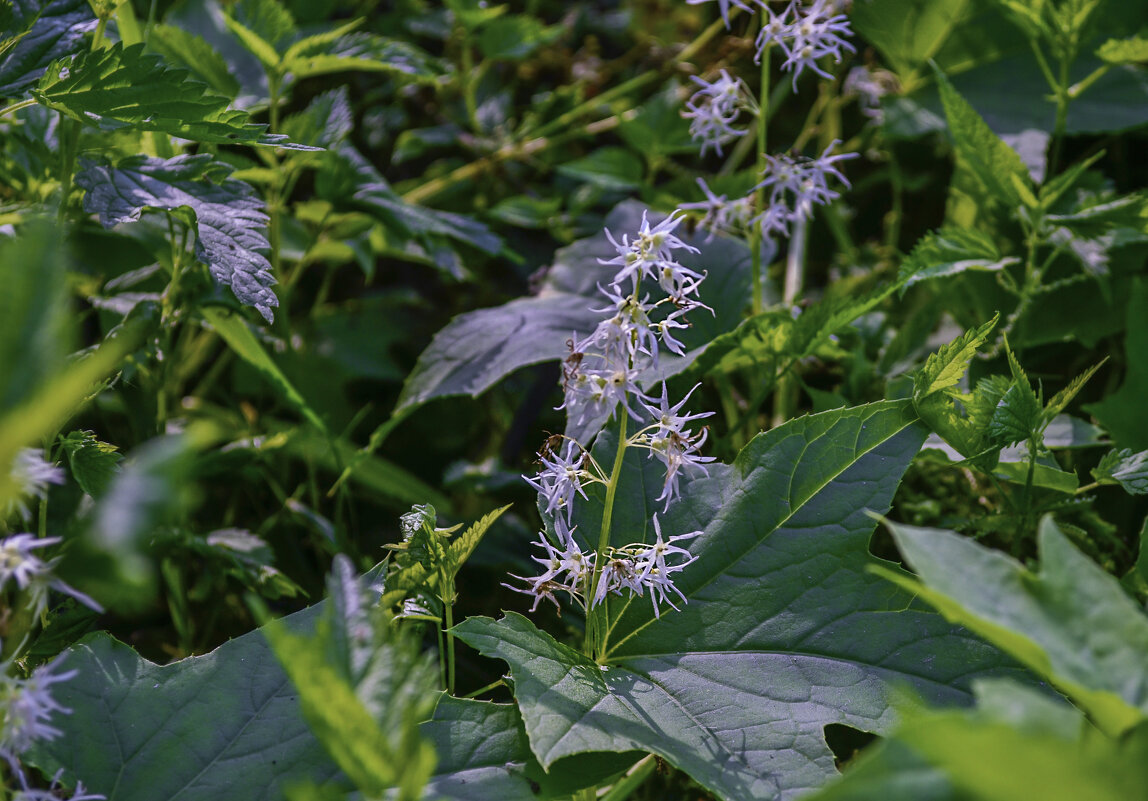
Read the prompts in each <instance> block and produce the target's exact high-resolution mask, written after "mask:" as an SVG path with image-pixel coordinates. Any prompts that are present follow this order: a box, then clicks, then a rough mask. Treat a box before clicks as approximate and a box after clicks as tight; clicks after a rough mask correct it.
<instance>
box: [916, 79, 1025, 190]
mask: <svg viewBox="0 0 1148 801" xmlns="http://www.w3.org/2000/svg"><path fill="white" fill-rule="evenodd" d="M936 77H937V85H938V87H939V88H940V92H941V102H942V104H943V105H944V108H945V116H946V117H947V118H948V121H949V130H950V131H951V132H952V135H953V142H954V145H955V146H956V149H957V153H958V154H959V155H960V158H961V160H962V161H964V163H965V164H967V165H968V167H969V168H970V169H971V170H972V172H973V173H974V174H975V175H976V176H977V178H979V179H980V181H981V183H983V184H984V186H985V188H986V189H987V190H988V192H989V194H990V195H991V196H992V197H994V198H996V199H997V200H999V201H1001V202H1002V203H1004V204H1005V206H1006V208H1007V209H1008V210H1009V211H1010V212H1011V211H1013V210H1014V209H1016V208H1017V207H1018V206H1020V205H1022V204H1024V205H1026V206H1029V207H1030V208H1031V207H1036V206H1038V205H1039V204H1038V203H1037V201H1036V198H1035V196H1033V194H1032V188H1031V187H1032V179H1031V178H1029V174H1028V169H1027V168H1026V167H1025V166H1024V162H1022V161H1021V159H1020V156H1018V155H1017V152H1016V151H1015V150H1013V149H1012V148H1011V147H1009V146H1008V145H1006V144H1005V143H1004V142H1002V141H1001V139H1000V137H999V136H997V135H996V134H995V133H993V131H992V129H991V128H989V126H988V125H987V124H986V123H985V121H984V120H983V119H982V118H981V116H980V115H979V114H977V112H976V111H975V110H974V109H973V107H972V106H970V105H969V104H968V102H967V101H966V100H965V99H964V98H963V97H961V96H960V95H959V94H958V93H957V90H956V89H954V88H953V86H952V84H950V83H949V81H948V79H947V78H946V77H945V76H944V75H943V74H942V73H940V72H937V73H936Z"/></svg>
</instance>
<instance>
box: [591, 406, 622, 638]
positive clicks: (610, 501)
mask: <svg viewBox="0 0 1148 801" xmlns="http://www.w3.org/2000/svg"><path fill="white" fill-rule="evenodd" d="M618 414H619V417H620V418H621V421H620V422H619V423H618V449H617V450H616V451H615V452H614V466H613V468H611V470H610V480H609V481H607V482H606V505H605V507H604V508H603V509H602V528H601V529H600V530H599V532H598V548H597V550H596V551H595V556H594V573H593V574H592V575H591V576H590V586H589V588H588V589H587V591H586V594H585V597H586V636H585V639H584V641H583V645H582V651H583V653H585V654H586V656H588V657H590V658H591V659H593V658H595V654H598V655H601V654H604V652H605V649H604V648H603V647H602V646H603V644H602V643H600V642H599V641H598V636H599V633H600V632H599V630H598V618H599V616H600V614H601V612H597V611H595V612H592V611H591V603H592V602H593V599H594V594H595V593H596V592H597V591H598V582H599V581H601V580H602V570H603V569H604V565H603V563H602V562H603V558H604V556H605V553H606V548H608V547H609V545H610V525H611V523H612V522H613V518H614V498H615V496H616V495H617V494H618V484H619V483H620V482H621V478H622V461H623V459H624V457H625V455H626V445H627V442H626V424H627V423H628V422H629V419H630V418H629V417H628V416H627V414H626V410H625V409H619V412H618Z"/></svg>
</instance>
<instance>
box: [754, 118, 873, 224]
mask: <svg viewBox="0 0 1148 801" xmlns="http://www.w3.org/2000/svg"><path fill="white" fill-rule="evenodd" d="M838 144H840V143H839V142H837V141H833V142H832V143H830V145H829V147H827V148H825V151H824V152H823V153H822V154H821V155H820V156H818V157H817V158H815V159H811V158H803V157H798V158H793V157H791V156H786V155H781V156H766V157H765V161H766V166H765V170H764V172H763V173H762V175H763V176H764V180H762V182H761V183H759V184H758V185H757V186H756V187H754V189H755V190H756V189H767V190H769V196H768V199H767V206H766V208H765V210H764V211H763V212H762V213H761V214H759V215H758V216H757V217H756V218H755V220H754V221H755V222H757V223H758V224H760V225H761V229H762V233H764V234H765V235H766V236H770V235H771V234H774V233H777V234H781V235H783V236H788V234H789V224H790V223H791V222H796V221H797V220H799V219H801V220H808V219H809V218H810V217H811V216H812V215H813V207H814V206H815V205H824V204H826V203H829V202H830V201H832V200H835V199H837V198H838V197H840V196H841V195H840V194H839V193H838V192H836V191H834V190H833V189H830V188H829V179H830V178H834V179H836V180H837V181H840V182H841V183H842V184H844V185H845V186H846V187H848V186H849V181H848V180H846V178H845V176H844V175H842V174H841V171H840V170H838V169H837V167H836V166H834V165H835V164H836V163H837V162H839V161H844V160H845V159H851V158H856V157H857V154H856V153H839V154H837V155H833V156H831V155H830V152H831V151H832V150H833V148H835V147H837V145H838Z"/></svg>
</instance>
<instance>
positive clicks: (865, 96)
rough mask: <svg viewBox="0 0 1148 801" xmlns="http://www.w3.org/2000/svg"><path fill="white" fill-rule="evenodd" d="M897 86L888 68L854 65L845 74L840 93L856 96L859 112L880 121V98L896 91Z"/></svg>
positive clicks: (876, 121) (881, 110)
mask: <svg viewBox="0 0 1148 801" xmlns="http://www.w3.org/2000/svg"><path fill="white" fill-rule="evenodd" d="M897 86H898V81H897V76H896V75H894V74H893V73H891V72H889V71H888V70H881V69H875V70H870V69H869V68H868V67H854V68H853V69H851V70H849V74H848V75H846V76H845V83H844V84H842V86H841V93H842V94H843V95H845V96H846V97H856V98H857V104H858V105H859V106H860V107H861V113H862V114H864V115H865V116H866V117H868V118H869V119H871V120H873V121H874V122H875V123H880V122H881V121H882V120H883V119H884V118H885V112H884V110H883V109H882V108H881V98H882V97H884V96H885V95H887V94H889V93H890V92H894V91H896V90H897Z"/></svg>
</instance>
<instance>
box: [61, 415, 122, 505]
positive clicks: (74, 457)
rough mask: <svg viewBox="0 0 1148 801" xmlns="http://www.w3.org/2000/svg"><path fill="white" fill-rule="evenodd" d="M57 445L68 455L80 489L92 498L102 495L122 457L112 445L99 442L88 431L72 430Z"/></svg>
mask: <svg viewBox="0 0 1148 801" xmlns="http://www.w3.org/2000/svg"><path fill="white" fill-rule="evenodd" d="M60 445H61V447H63V449H64V452H65V453H66V454H68V465H69V466H70V467H71V469H72V477H73V478H75V479H76V483H77V484H79V485H80V489H82V490H83V491H84V492H86V493H87V494H88V495H91V496H92V497H93V498H99V497H100V496H102V495H103V494H104V493H105V492H106V491H107V489H108V487H109V486H110V485H111V482H112V479H114V478H115V476H116V472H117V471H118V467H119V463H120V462H121V461H122V460H123V458H124V457H123V456H121V455H120V454H119V453H117V452H116V450H117V449H116V446H115V445H109V444H108V443H106V442H100V440H98V439H96V435H95V434H93V433H92V432H91V431H73V432H71V433H70V434H68V435H67V436H63V437H60Z"/></svg>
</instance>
